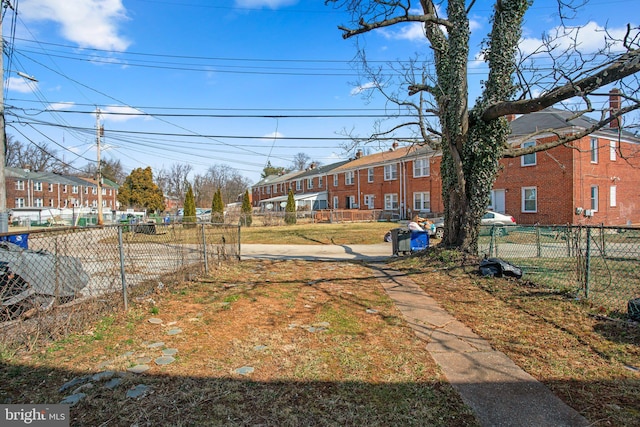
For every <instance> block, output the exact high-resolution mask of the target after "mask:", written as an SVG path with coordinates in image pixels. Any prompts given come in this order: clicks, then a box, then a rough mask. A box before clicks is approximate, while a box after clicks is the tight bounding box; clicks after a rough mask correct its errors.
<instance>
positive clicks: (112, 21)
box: [19, 0, 129, 50]
mask: <svg viewBox="0 0 640 427" xmlns="http://www.w3.org/2000/svg"><path fill="white" fill-rule="evenodd" d="M19 13H20V14H21V16H22V17H23V18H24V19H25V20H31V21H53V22H56V23H58V24H59V25H60V27H61V32H62V35H63V36H64V37H65V38H66V39H68V40H70V41H72V42H75V43H77V44H78V45H80V46H81V47H91V48H98V49H108V50H125V49H126V48H127V47H128V46H129V41H128V40H127V39H126V38H125V37H123V36H122V35H120V34H119V31H118V30H119V25H120V24H121V23H122V22H123V21H126V20H127V19H128V18H127V15H126V9H125V8H124V5H123V4H122V0H73V1H70V0H22V1H21V2H20V10H19Z"/></svg>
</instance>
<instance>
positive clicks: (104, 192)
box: [102, 187, 107, 196]
mask: <svg viewBox="0 0 640 427" xmlns="http://www.w3.org/2000/svg"><path fill="white" fill-rule="evenodd" d="M102 195H103V196H106V195H107V189H106V188H104V187H102Z"/></svg>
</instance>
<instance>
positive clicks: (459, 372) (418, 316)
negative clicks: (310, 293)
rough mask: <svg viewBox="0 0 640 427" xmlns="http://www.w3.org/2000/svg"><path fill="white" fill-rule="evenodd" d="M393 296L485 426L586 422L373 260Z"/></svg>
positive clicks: (408, 282) (556, 426)
mask: <svg viewBox="0 0 640 427" xmlns="http://www.w3.org/2000/svg"><path fill="white" fill-rule="evenodd" d="M371 267H372V268H373V269H374V270H373V271H375V272H376V275H377V276H378V279H379V280H380V282H381V283H382V286H383V287H384V289H385V290H386V292H387V294H388V295H389V297H390V298H391V299H392V300H394V301H395V303H396V306H397V307H398V309H399V310H400V311H401V312H402V314H403V316H404V318H405V320H406V321H407V323H408V324H409V325H410V326H411V328H413V330H414V331H415V333H416V335H417V336H418V337H419V338H421V339H423V340H425V341H426V342H427V347H426V349H427V350H428V351H429V353H430V354H431V356H432V357H433V359H434V360H435V361H436V363H438V365H439V366H440V368H441V369H442V371H443V372H444V374H445V376H446V377H447V379H448V380H449V382H450V383H451V385H452V386H453V387H454V388H455V389H456V391H457V392H458V393H459V394H460V396H461V397H462V400H463V401H464V403H466V404H467V405H468V406H469V407H471V409H472V410H473V411H474V412H475V414H476V417H477V418H478V420H479V421H480V423H481V424H482V425H483V426H510V427H511V426H523V427H525V426H526V427H531V426H536V427H546V426H549V427H560V426H581V427H582V426H588V425H589V422H588V421H587V420H586V419H585V418H584V417H582V416H581V415H580V414H579V413H578V412H577V411H575V410H574V409H573V408H571V407H569V406H568V405H566V404H565V403H564V402H563V401H562V400H560V399H559V398H558V397H556V396H555V395H554V394H553V393H551V391H550V390H549V389H548V388H546V387H545V386H544V385H543V384H542V383H540V382H538V381H537V380H536V379H535V378H533V377H532V376H531V375H529V374H527V373H526V372H525V371H523V370H522V369H520V368H519V367H518V366H517V365H516V364H515V363H513V361H512V360H511V359H509V358H508V357H507V356H506V355H504V354H503V353H501V352H499V351H496V350H494V349H493V348H491V346H490V345H489V343H487V342H486V341H485V340H484V339H482V338H481V337H479V336H478V335H476V334H475V333H474V332H473V331H472V330H471V329H469V328H468V327H467V326H466V325H464V324H463V323H462V322H459V321H458V320H456V319H455V318H454V317H453V316H451V315H450V314H449V313H448V312H447V311H445V310H444V309H443V308H442V307H440V306H439V305H438V303H437V302H436V301H435V300H434V299H433V298H431V297H430V296H429V295H427V294H426V293H425V292H424V291H423V290H422V289H421V288H420V287H419V286H418V285H416V284H415V283H414V282H412V281H411V279H409V278H407V277H405V276H404V275H403V273H401V272H398V271H395V270H389V269H386V266H385V265H384V264H371Z"/></svg>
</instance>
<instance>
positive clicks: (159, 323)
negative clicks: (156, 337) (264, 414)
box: [149, 317, 162, 325]
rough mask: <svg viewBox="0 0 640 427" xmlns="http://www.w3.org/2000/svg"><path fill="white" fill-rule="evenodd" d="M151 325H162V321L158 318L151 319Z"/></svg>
mask: <svg viewBox="0 0 640 427" xmlns="http://www.w3.org/2000/svg"><path fill="white" fill-rule="evenodd" d="M149 323H152V324H154V325H161V324H162V319H158V318H157V317H152V318H151V319H149Z"/></svg>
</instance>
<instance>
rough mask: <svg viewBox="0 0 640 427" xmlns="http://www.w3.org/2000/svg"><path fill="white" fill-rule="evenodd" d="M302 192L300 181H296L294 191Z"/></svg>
mask: <svg viewBox="0 0 640 427" xmlns="http://www.w3.org/2000/svg"><path fill="white" fill-rule="evenodd" d="M300 190H302V180H300V179H298V180H296V191H300Z"/></svg>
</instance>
